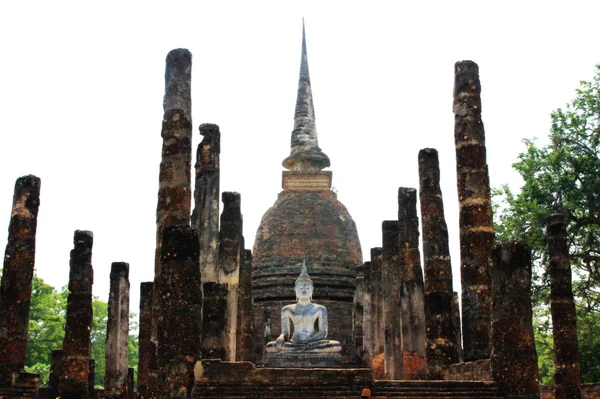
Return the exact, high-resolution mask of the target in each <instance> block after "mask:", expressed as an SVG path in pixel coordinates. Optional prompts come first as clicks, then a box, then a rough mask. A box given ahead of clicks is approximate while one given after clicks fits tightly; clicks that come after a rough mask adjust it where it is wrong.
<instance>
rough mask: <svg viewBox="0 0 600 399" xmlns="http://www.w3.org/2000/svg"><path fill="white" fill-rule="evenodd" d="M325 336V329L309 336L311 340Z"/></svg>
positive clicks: (318, 339)
mask: <svg viewBox="0 0 600 399" xmlns="http://www.w3.org/2000/svg"><path fill="white" fill-rule="evenodd" d="M325 337H327V333H326V332H325V331H318V332H316V333H315V334H314V335H313V336H312V337H310V340H311V341H320V340H322V339H325Z"/></svg>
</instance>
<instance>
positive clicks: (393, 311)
mask: <svg viewBox="0 0 600 399" xmlns="http://www.w3.org/2000/svg"><path fill="white" fill-rule="evenodd" d="M382 233H383V234H382V235H383V246H382V247H383V249H382V278H383V298H382V299H383V327H384V331H385V333H384V334H385V335H384V344H383V347H384V353H385V376H386V378H387V379H390V380H401V379H403V377H404V366H403V360H402V320H401V303H400V291H401V290H402V283H401V280H400V278H401V276H400V267H399V261H398V252H399V249H398V221H397V220H385V221H384V222H383V224H382ZM403 260H404V259H403Z"/></svg>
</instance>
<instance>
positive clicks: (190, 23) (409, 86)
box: [0, 1, 600, 312]
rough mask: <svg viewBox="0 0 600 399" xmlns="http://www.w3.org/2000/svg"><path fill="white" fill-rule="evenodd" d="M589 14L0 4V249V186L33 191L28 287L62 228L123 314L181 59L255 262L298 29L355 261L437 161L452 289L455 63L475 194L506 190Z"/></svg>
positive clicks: (293, 74)
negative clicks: (79, 239)
mask: <svg viewBox="0 0 600 399" xmlns="http://www.w3.org/2000/svg"><path fill="white" fill-rule="evenodd" d="M417 3H418V4H417ZM492 4H496V5H492ZM599 13H600V2H598V1H587V2H581V1H569V2H566V1H565V2H561V3H559V2H549V1H544V2H533V1H530V2H526V1H518V2H512V1H503V2H495V3H493V2H481V1H477V2H457V1H444V2H441V1H440V2H399V1H398V2H391V1H390V2H377V1H369V2H368V3H367V2H365V3H364V4H363V5H359V3H354V2H341V1H340V2H336V1H314V2H313V1H304V2H280V1H278V2H269V3H267V2H239V3H238V2H226V1H223V2H208V1H193V2H192V1H189V2H182V1H169V2H163V3H158V2H148V1H144V2H123V1H120V2H112V1H103V2H95V3H94V2H81V1H78V2H65V1H52V2H47V1H44V2H42V1H39V2H31V1H28V2H16V1H11V2H9V1H5V2H2V3H1V4H0V37H1V38H2V39H1V40H0V54H1V57H2V62H0V115H1V116H2V118H1V120H2V125H1V127H0V129H1V130H2V132H1V136H0V140H1V141H0V143H1V144H0V151H1V153H0V170H1V171H2V172H1V173H0V221H1V222H2V223H3V224H0V239H2V242H5V237H6V231H7V228H8V221H9V218H10V209H11V203H12V195H13V188H14V182H15V179H16V178H17V177H19V176H22V175H25V174H35V175H37V176H39V177H41V179H42V190H41V206H40V213H39V219H38V234H37V253H36V270H37V273H38V275H39V276H41V277H42V278H44V279H45V280H46V281H47V282H48V283H50V284H52V285H55V286H57V287H60V286H62V285H65V284H66V283H67V282H68V274H69V271H68V265H69V251H70V250H71V249H72V248H73V232H74V230H75V229H86V230H92V231H93V232H94V240H95V241H94V249H93V266H94V273H95V284H94V294H95V295H97V296H99V297H100V299H102V300H105V301H106V300H107V299H108V287H109V273H110V264H111V262H114V261H126V262H129V263H130V268H131V269H130V270H131V271H130V280H131V287H132V303H131V309H132V310H133V311H136V312H137V311H138V306H139V284H140V282H142V281H151V280H152V279H153V264H154V260H153V257H154V247H155V234H156V227H155V210H156V201H157V190H158V168H159V164H160V152H161V145H162V141H161V137H160V130H161V121H162V115H163V111H162V97H163V93H164V67H165V63H164V60H165V56H166V55H167V53H168V52H169V50H171V49H173V48H178V47H185V48H188V49H189V50H190V51H191V52H192V53H193V72H192V105H193V124H194V143H193V148H194V158H195V148H196V146H197V145H198V143H199V142H200V135H199V134H198V129H197V127H198V126H199V125H200V124H201V123H205V122H211V123H216V124H218V125H220V127H221V134H222V145H221V147H222V153H221V189H222V190H223V191H238V192H240V193H241V195H242V213H243V215H244V235H245V239H246V246H247V247H248V248H252V245H253V243H254V236H255V233H256V229H257V228H258V225H259V223H260V219H261V217H262V215H263V214H264V213H265V211H266V210H267V209H268V208H269V207H270V206H271V205H272V204H273V203H274V202H275V200H276V198H277V194H278V192H279V191H281V172H282V171H283V167H282V166H281V161H282V160H283V159H284V158H285V157H286V156H287V155H288V154H289V141H290V133H291V131H292V128H293V115H294V105H295V100H296V89H297V84H298V72H299V66H300V48H301V31H302V17H304V18H305V20H306V35H307V46H308V60H309V66H310V74H311V81H312V89H313V96H314V102H315V113H316V121H317V131H318V134H319V144H320V146H321V148H322V149H323V151H324V152H325V153H326V154H328V155H329V157H330V159H331V168H330V170H332V171H333V186H334V187H335V189H336V190H337V191H338V198H339V199H340V201H342V202H343V203H344V204H345V205H346V206H347V208H348V210H349V211H350V213H351V215H352V216H353V217H354V220H355V221H356V224H357V227H358V232H359V237H360V240H361V244H362V248H363V257H364V258H365V260H368V258H369V249H370V248H371V247H375V246H380V245H381V222H382V221H383V220H386V219H387V220H389V219H396V218H397V190H398V187H400V186H404V187H417V186H418V167H417V154H418V151H419V150H420V149H421V148H425V147H434V148H437V149H438V151H439V154H440V163H441V169H442V171H441V173H442V180H443V182H442V190H443V195H444V203H445V211H446V217H447V222H448V225H449V230H450V234H451V237H450V241H451V242H450V243H451V253H452V261H453V270H454V275H455V282H458V280H459V276H458V273H459V253H458V244H459V243H458V216H457V213H458V206H457V204H458V202H457V196H456V166H455V160H454V137H453V128H454V124H453V123H454V117H453V114H452V87H453V74H454V63H455V62H456V61H459V60H464V59H470V60H474V61H475V62H477V63H478V64H479V67H480V76H481V84H482V101H483V104H482V110H483V120H484V124H485V130H486V141H487V149H488V164H489V170H490V178H491V183H492V185H493V186H499V185H500V184H503V183H509V184H511V185H512V187H514V188H518V187H519V186H520V184H521V182H520V180H519V177H518V175H516V174H515V172H514V171H513V170H512V168H511V164H512V163H513V162H515V161H516V159H517V155H518V153H519V152H520V151H521V150H522V149H523V148H524V147H523V145H522V144H521V139H522V138H525V137H527V138H531V137H534V136H537V137H540V138H544V137H546V135H547V133H548V129H549V126H550V118H549V114H550V112H551V111H552V110H553V109H555V108H558V107H562V106H564V105H565V103H567V102H569V101H570V100H572V98H573V97H574V93H575V89H576V88H577V86H578V82H579V81H580V80H584V79H586V80H589V79H591V78H592V76H593V72H594V65H595V64H596V63H599V62H600V53H599V52H598V48H599V47H598V21H597V16H598V15H599ZM194 162H195V159H194ZM2 226H5V227H2ZM455 285H457V284H455ZM457 288H458V287H456V286H455V289H457Z"/></svg>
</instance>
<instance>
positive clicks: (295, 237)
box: [252, 27, 362, 362]
mask: <svg viewBox="0 0 600 399" xmlns="http://www.w3.org/2000/svg"><path fill="white" fill-rule="evenodd" d="M283 166H284V167H285V168H286V169H288V170H287V171H284V172H283V179H282V185H283V191H282V192H280V193H279V197H278V199H277V201H275V204H274V205H273V206H272V207H271V208H270V209H269V210H268V211H267V212H266V213H265V215H264V216H263V218H262V221H261V224H260V226H259V228H258V231H257V232H256V240H255V244H254V250H253V255H254V259H253V272H252V289H253V296H254V322H255V328H256V329H255V331H256V332H257V333H256V334H255V337H256V338H255V344H256V349H257V351H258V352H259V353H260V352H261V351H262V350H263V349H264V345H265V342H266V341H270V340H272V339H275V338H276V336H277V335H278V334H279V332H280V329H281V326H280V312H281V308H282V307H283V306H284V305H288V304H290V303H293V302H295V300H296V298H295V296H294V281H295V279H296V277H297V276H298V270H299V268H300V265H302V261H303V259H306V264H307V265H308V269H309V270H308V271H309V273H310V275H311V278H312V279H313V281H314V286H315V287H314V288H315V289H314V300H315V301H316V302H318V303H319V304H321V305H324V306H326V307H327V309H328V311H329V335H328V338H330V339H334V340H338V341H340V342H341V344H342V348H343V349H342V358H343V360H344V361H345V362H348V361H350V357H351V353H352V306H353V304H352V301H353V297H354V293H355V276H356V275H355V270H356V267H357V266H359V265H361V264H362V253H361V249H360V243H359V239H358V233H357V231H356V224H355V223H354V220H353V219H352V217H351V216H350V214H349V213H348V210H347V209H346V207H345V206H344V205H343V204H342V203H341V202H340V201H338V200H337V196H336V194H335V192H333V191H332V190H331V179H332V173H331V171H323V169H324V168H327V167H329V166H330V161H329V157H328V156H327V155H326V154H325V153H324V152H323V151H322V150H321V149H320V148H319V145H318V139H317V130H316V125H315V112H314V106H313V98H312V91H311V84H310V76H309V72H308V58H307V53H306V36H305V33H304V27H303V29H302V58H301V63H300V79H299V83H298V97H297V101H296V111H295V116H294V130H293V131H292V140H291V153H290V155H289V156H288V157H287V158H286V159H285V160H284V161H283Z"/></svg>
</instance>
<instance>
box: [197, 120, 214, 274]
mask: <svg viewBox="0 0 600 399" xmlns="http://www.w3.org/2000/svg"><path fill="white" fill-rule="evenodd" d="M200 134H201V135H202V136H203V139H202V142H201V143H200V144H199V145H198V150H197V152H196V165H195V167H196V186H195V191H194V203H195V206H194V212H193V213H192V226H193V227H194V228H195V229H196V230H198V237H200V268H201V277H202V282H203V283H208V282H216V281H218V276H219V275H218V272H217V267H218V263H217V262H218V255H219V251H218V241H219V183H220V173H221V172H220V164H219V157H220V154H221V132H220V131H219V126H217V125H214V124H212V123H203V124H202V125H200Z"/></svg>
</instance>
